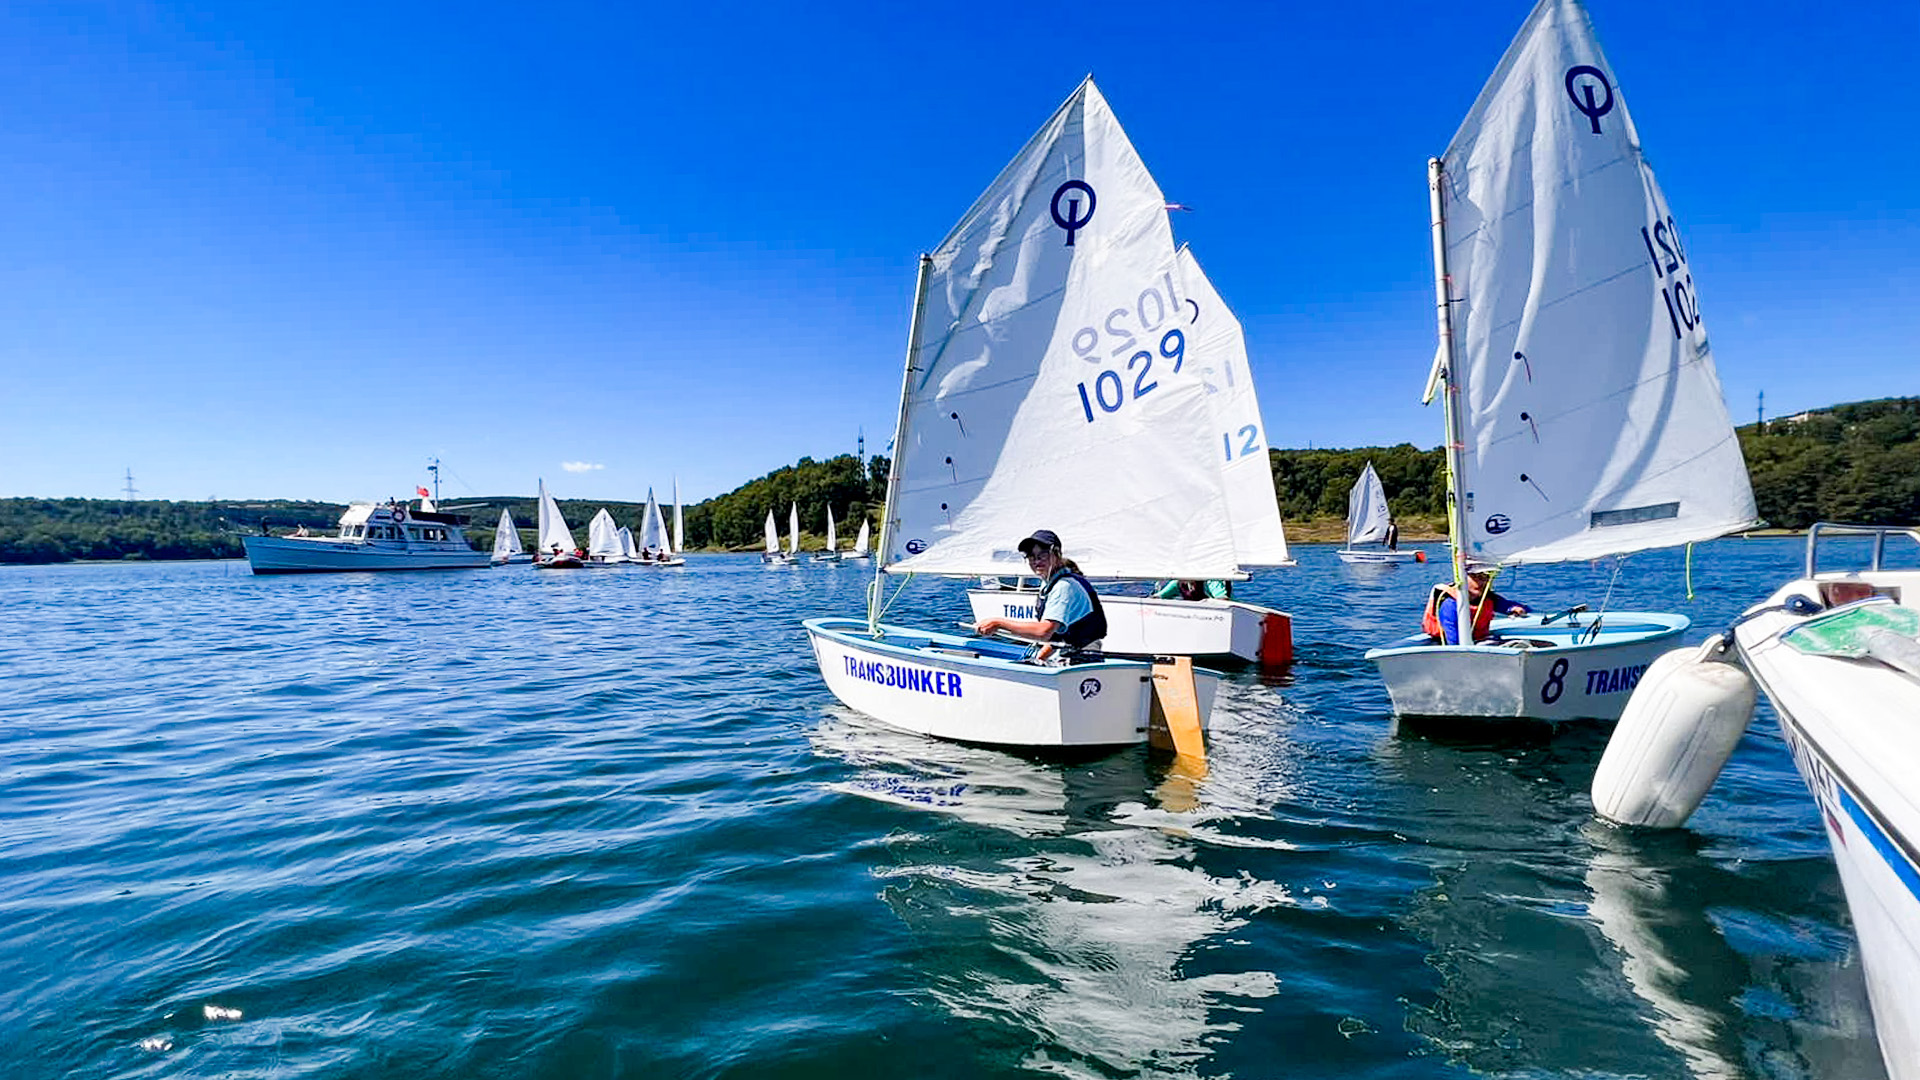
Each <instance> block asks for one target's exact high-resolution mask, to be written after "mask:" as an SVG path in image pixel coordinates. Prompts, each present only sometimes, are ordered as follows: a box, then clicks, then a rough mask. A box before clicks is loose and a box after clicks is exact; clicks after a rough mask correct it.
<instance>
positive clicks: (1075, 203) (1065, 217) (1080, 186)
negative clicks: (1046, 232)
mask: <svg viewBox="0 0 1920 1080" xmlns="http://www.w3.org/2000/svg"><path fill="white" fill-rule="evenodd" d="M1074 192H1080V193H1082V194H1084V195H1086V197H1087V208H1086V212H1085V213H1082V212H1081V210H1080V200H1079V199H1077V198H1067V196H1069V195H1070V194H1072V193H1074ZM1063 198H1066V200H1067V212H1066V213H1065V214H1062V213H1061V212H1060V200H1061V199H1063ZM1093 204H1094V198H1093V188H1092V187H1090V186H1089V185H1088V184H1087V182H1086V181H1085V180H1069V181H1067V182H1066V183H1064V184H1061V185H1060V186H1059V187H1057V188H1055V189H1054V191H1053V208H1052V209H1053V223H1054V224H1055V225H1058V226H1060V227H1061V228H1062V229H1065V230H1066V231H1067V246H1068V247H1072V246H1073V234H1074V233H1077V232H1079V231H1080V230H1081V229H1084V228H1086V227H1087V223H1088V222H1089V221H1092V220H1093Z"/></svg>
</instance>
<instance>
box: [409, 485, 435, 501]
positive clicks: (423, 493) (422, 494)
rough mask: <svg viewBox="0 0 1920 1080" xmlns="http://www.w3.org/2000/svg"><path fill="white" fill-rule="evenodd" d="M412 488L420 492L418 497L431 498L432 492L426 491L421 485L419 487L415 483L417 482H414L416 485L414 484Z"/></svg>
mask: <svg viewBox="0 0 1920 1080" xmlns="http://www.w3.org/2000/svg"><path fill="white" fill-rule="evenodd" d="M413 490H415V491H417V492H419V493H420V497H421V498H423V499H426V498H431V497H432V496H433V492H431V491H428V490H427V489H426V488H423V487H420V486H419V485H417V484H416V485H415V486H414V489H413Z"/></svg>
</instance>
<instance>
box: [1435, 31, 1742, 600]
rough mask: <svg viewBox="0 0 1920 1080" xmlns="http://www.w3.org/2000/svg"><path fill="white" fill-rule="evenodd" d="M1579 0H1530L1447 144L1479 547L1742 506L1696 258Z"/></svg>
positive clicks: (1681, 520)
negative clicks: (1535, 0)
mask: <svg viewBox="0 0 1920 1080" xmlns="http://www.w3.org/2000/svg"><path fill="white" fill-rule="evenodd" d="M1612 71H1613V69H1612V68H1611V67H1610V66H1609V65H1608V63H1607V60H1606V57H1605V56H1603V55H1602V54H1601V52H1600V47H1599V45H1598V43H1597V42H1596V41H1595V39H1594V35H1593V28H1592V25H1591V23H1590V22H1589V20H1588V18H1587V14H1586V12H1585V10H1584V9H1582V8H1581V6H1580V5H1579V4H1578V3H1577V2H1576V0H1541V2H1540V3H1539V4H1538V5H1537V6H1536V7H1535V8H1534V9H1533V12H1532V14H1531V15H1530V16H1529V17H1528V19H1527V22H1526V25H1525V26H1523V27H1522V28H1521V30H1520V33H1519V36H1518V37H1516V38H1515V39H1514V42H1513V44H1512V45H1511V46H1510V47H1509V48H1508V49H1507V53H1506V56H1505V57H1504V58H1503V59H1502V60H1501V61H1500V66H1499V67H1498V68H1497V69H1496V70H1495V71H1494V73H1493V77H1492V78H1491V79H1490V80H1489V81H1488V82H1487V85H1486V87H1485V88H1484V89H1483V90H1482V91H1481V92H1480V97H1479V100H1478V101H1476V102H1475V103H1474V106H1473V109H1472V111H1471V112H1469V113H1468V114H1467V118H1466V121H1465V122H1464V123H1463V124H1462V125H1461V127H1460V130H1459V132H1458V133H1457V134H1456V135H1455V136H1454V139H1453V143H1452V144H1451V145H1450V146H1449V147H1448V148H1447V153H1446V156H1445V158H1444V159H1443V173H1442V196H1443V200H1444V202H1443V205H1444V212H1445V219H1446V237H1447V247H1446V255H1447V263H1446V266H1447V271H1448V273H1449V274H1450V275H1451V280H1452V285H1453V293H1452V298H1453V299H1454V300H1455V301H1456V302H1455V304H1454V305H1453V320H1454V340H1455V358H1454V371H1453V372H1452V381H1453V384H1454V388H1455V392H1456V394H1457V395H1458V396H1457V398H1456V401H1457V404H1458V406H1459V407H1460V409H1461V410H1462V411H1461V414H1460V415H1461V421H1460V422H1461V427H1462V433H1463V436H1464V438H1463V442H1464V444H1465V447H1464V451H1463V454H1462V459H1463V464H1462V470H1461V472H1462V475H1461V476H1460V477H1459V480H1458V489H1459V491H1460V492H1461V493H1462V501H1463V511H1464V512H1463V513H1462V514H1461V518H1462V520H1463V522H1464V525H1465V535H1464V536H1462V537H1459V538H1458V540H1459V541H1460V542H1461V543H1462V545H1463V550H1464V551H1465V553H1466V556H1467V558H1468V560H1469V561H1472V562H1476V563H1506V564H1513V563H1522V562H1554V561H1563V560H1573V559H1587V558H1594V557H1597V556H1601V555H1607V554H1615V553H1623V552H1628V551H1638V550H1641V549H1645V548H1652V547H1663V546H1668V545H1674V544H1681V543H1686V542H1688V541H1693V540H1701V539H1706V538H1708V537H1712V536H1718V535H1720V534H1723V533H1726V532H1730V531H1732V530H1735V529H1739V528H1743V527H1745V526H1748V525H1751V524H1753V523H1754V521H1755V513H1754V504H1753V492H1752V489H1751V487H1750V486H1749V484H1748V481H1747V473H1746V467H1745V464H1744V462H1743V460H1742V458H1741V453H1740V445H1739V442H1738V441H1737V439H1736V438H1735V437H1734V433H1733V425H1732V423H1731V422H1730V421H1729V420H1728V417H1727V409H1726V405H1725V403H1724V402H1723V401H1722V399H1721V395H1720V380H1719V377H1718V375H1717V374H1716V372H1715V370H1714V364H1713V354H1712V351H1711V350H1710V348H1709V347H1708V342H1707V330H1706V326H1705V324H1704V323H1702V322H1701V319H1700V305H1699V302H1698V300H1697V299H1696V294H1695V290H1694V281H1693V272H1692V267H1691V266H1690V265H1689V264H1688V262H1687V253H1686V249H1685V248H1684V247H1683V246H1682V245H1681V243H1680V236H1679V232H1678V229H1677V226H1676V225H1675V219H1674V217H1673V214H1672V212H1671V211H1670V210H1669V209H1668V207H1667V202H1666V199H1665V197H1664V196H1662V195H1661V193H1660V188H1659V185H1658V184H1656V183H1655V182H1654V178H1653V170H1652V169H1651V168H1650V167H1649V166H1648V164H1647V160H1646V157H1645V155H1644V154H1643V153H1642V150H1641V147H1640V140H1639V137H1638V135H1637V134H1636V133H1635V131H1634V126H1633V121H1632V119H1631V118H1630V117H1629V116H1628V114H1627V103H1626V98H1625V97H1624V94H1623V91H1622V89H1621V85H1620V81H1619V80H1618V79H1616V78H1615V77H1614V76H1613V73H1612Z"/></svg>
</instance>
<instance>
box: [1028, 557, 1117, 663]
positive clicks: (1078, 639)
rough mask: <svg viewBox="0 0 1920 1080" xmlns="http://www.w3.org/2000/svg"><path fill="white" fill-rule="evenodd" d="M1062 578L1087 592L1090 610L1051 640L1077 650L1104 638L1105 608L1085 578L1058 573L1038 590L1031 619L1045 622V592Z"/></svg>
mask: <svg viewBox="0 0 1920 1080" xmlns="http://www.w3.org/2000/svg"><path fill="white" fill-rule="evenodd" d="M1062 577H1070V578H1072V579H1073V580H1075V581H1077V582H1079V583H1080V587H1081V588H1082V589H1085V590H1086V591H1087V600H1088V602H1089V603H1090V604H1091V605H1092V609H1091V610H1089V611H1088V612H1087V613H1086V614H1085V615H1083V616H1081V617H1080V618H1078V619H1076V620H1074V621H1073V622H1070V623H1068V624H1066V625H1065V626H1062V627H1061V628H1060V629H1059V630H1058V631H1056V632H1055V633H1054V635H1053V639H1052V640H1054V641H1058V642H1062V643H1064V644H1066V645H1067V646H1069V647H1071V648H1075V649H1079V648H1084V647H1086V646H1088V645H1091V644H1093V643H1094V642H1096V641H1099V640H1100V639H1101V638H1103V637H1106V636H1107V612H1106V609H1105V608H1102V607H1101V606H1100V594H1099V593H1097V592H1094V591H1093V586H1092V585H1091V584H1090V583H1088V581H1087V579H1086V578H1084V577H1082V576H1081V575H1079V574H1077V573H1075V572H1074V571H1072V570H1062V571H1060V574H1059V575H1058V576H1056V577H1054V578H1053V579H1052V580H1050V581H1048V582H1047V584H1046V586H1045V587H1044V588H1042V589H1041V590H1040V599H1039V600H1038V601H1037V602H1036V603H1035V604H1034V605H1033V617H1034V618H1035V619H1039V620H1041V621H1043V622H1044V621H1045V620H1046V618H1047V592H1048V591H1049V590H1051V589H1052V588H1053V583H1054V582H1055V581H1059V580H1060V578H1062Z"/></svg>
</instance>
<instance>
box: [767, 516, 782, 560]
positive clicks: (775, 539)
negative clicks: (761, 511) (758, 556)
mask: <svg viewBox="0 0 1920 1080" xmlns="http://www.w3.org/2000/svg"><path fill="white" fill-rule="evenodd" d="M767 554H769V555H778V554H780V530H779V528H778V527H776V526H775V525H774V523H773V511H771V510H769V511H767Z"/></svg>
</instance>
